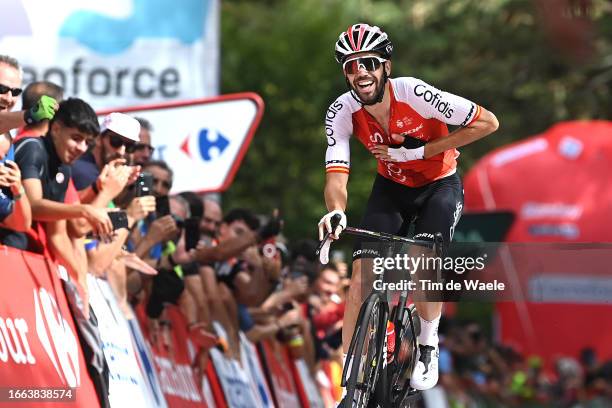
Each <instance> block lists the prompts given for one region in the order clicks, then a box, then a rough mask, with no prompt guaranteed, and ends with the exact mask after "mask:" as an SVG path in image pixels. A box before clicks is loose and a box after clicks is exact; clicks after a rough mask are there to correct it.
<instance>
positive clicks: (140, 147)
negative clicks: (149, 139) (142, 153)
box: [132, 143, 155, 153]
mask: <svg viewBox="0 0 612 408" xmlns="http://www.w3.org/2000/svg"><path fill="white" fill-rule="evenodd" d="M144 149H149V151H150V152H151V153H153V152H154V151H155V147H153V146H151V145H150V144H146V143H136V144H135V145H134V146H132V153H133V152H135V151H137V150H144Z"/></svg>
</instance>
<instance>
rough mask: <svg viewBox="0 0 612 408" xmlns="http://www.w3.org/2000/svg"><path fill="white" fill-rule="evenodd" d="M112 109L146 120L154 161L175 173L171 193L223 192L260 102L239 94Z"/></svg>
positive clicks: (256, 119) (255, 123)
mask: <svg viewBox="0 0 612 408" xmlns="http://www.w3.org/2000/svg"><path fill="white" fill-rule="evenodd" d="M111 111H113V110H105V111H101V112H99V114H100V116H101V117H102V116H104V115H105V114H107V113H109V112H111ZM114 111H120V112H125V113H128V114H130V115H132V116H138V117H142V118H145V119H147V120H148V121H149V122H151V124H152V126H153V135H152V142H153V145H154V146H155V154H154V158H155V159H160V160H164V161H165V162H167V163H170V164H171V166H172V170H173V171H174V182H173V186H172V193H180V192H182V191H196V192H207V191H223V190H225V189H227V188H228V187H229V186H230V184H231V183H232V181H233V179H234V176H235V174H236V172H237V171H238V168H239V167H240V163H241V162H242V158H243V157H244V155H245V154H246V152H247V149H248V147H249V144H250V143H251V139H252V138H253V135H254V134H255V130H256V129H257V126H258V125H259V122H260V120H261V116H262V114H263V101H262V100H261V98H260V97H259V96H258V95H257V94H254V93H242V94H231V95H224V96H221V97H217V98H210V99H199V100H192V101H183V102H176V103H167V104H158V105H151V106H134V107H130V108H124V109H116V110H114Z"/></svg>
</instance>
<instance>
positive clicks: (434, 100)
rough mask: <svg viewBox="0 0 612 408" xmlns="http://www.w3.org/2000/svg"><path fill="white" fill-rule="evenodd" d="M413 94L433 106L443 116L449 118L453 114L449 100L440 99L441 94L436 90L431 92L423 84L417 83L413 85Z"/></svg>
mask: <svg viewBox="0 0 612 408" xmlns="http://www.w3.org/2000/svg"><path fill="white" fill-rule="evenodd" d="M414 94H415V95H416V96H418V97H421V98H423V100H424V101H425V102H427V103H429V104H430V105H431V106H433V107H434V108H435V109H436V110H437V111H438V112H440V113H441V114H442V115H444V117H445V118H447V119H450V118H451V117H452V116H453V112H454V110H453V109H452V108H451V105H450V103H449V102H446V101H443V100H442V95H441V94H440V93H438V92H436V93H433V92H432V91H431V90H430V89H427V87H426V86H425V85H417V86H415V87H414Z"/></svg>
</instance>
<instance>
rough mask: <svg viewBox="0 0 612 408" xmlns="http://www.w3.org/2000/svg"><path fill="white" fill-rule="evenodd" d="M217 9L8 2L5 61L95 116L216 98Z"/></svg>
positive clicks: (210, 1) (1, 37)
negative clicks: (81, 104)
mask: <svg viewBox="0 0 612 408" xmlns="http://www.w3.org/2000/svg"><path fill="white" fill-rule="evenodd" d="M219 3H220V2H219V0H182V1H181V2H180V7H177V5H176V4H175V3H173V2H168V1H164V0H108V1H104V2H100V1H97V0H79V1H52V2H41V1H37V0H3V1H2V14H3V15H5V16H11V18H8V19H6V21H4V22H3V24H2V27H1V28H0V50H1V52H0V53H2V54H8V55H11V56H13V57H15V58H17V59H18V60H19V61H20V63H21V64H22V66H23V72H24V82H25V83H28V82H32V81H41V80H45V81H51V82H54V83H56V84H58V85H61V86H62V87H63V88H64V89H65V93H66V95H69V96H77V97H80V98H82V99H85V100H87V101H88V102H90V103H91V104H92V106H94V107H95V108H96V109H102V108H109V107H116V106H126V105H134V104H143V103H152V102H162V101H168V100H176V99H186V98H201V97H205V96H212V95H216V94H217V93H218V78H219Z"/></svg>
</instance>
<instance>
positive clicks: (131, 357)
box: [87, 275, 155, 408]
mask: <svg viewBox="0 0 612 408" xmlns="http://www.w3.org/2000/svg"><path fill="white" fill-rule="evenodd" d="M87 286H88V287H89V301H90V304H91V307H92V308H93V310H94V312H95V314H96V317H97V318H98V327H99V328H100V338H101V339H102V351H103V352H104V357H105V358H106V362H107V364H108V368H109V370H110V375H109V378H110V384H109V397H108V399H109V401H110V403H111V406H113V407H123V406H126V401H129V406H130V407H131V408H136V407H150V406H151V401H153V400H155V398H154V397H153V396H151V395H149V388H148V386H147V384H146V383H145V379H144V378H143V375H142V372H141V371H140V367H139V365H138V361H137V357H136V353H135V351H134V348H133V346H132V337H131V331H130V329H129V326H128V323H127V321H126V320H125V317H124V316H123V313H122V312H121V310H120V309H119V306H118V304H117V301H116V300H115V296H114V294H113V292H112V290H111V288H110V286H109V285H108V283H107V282H106V281H103V280H101V279H98V278H95V277H93V275H88V276H87Z"/></svg>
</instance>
